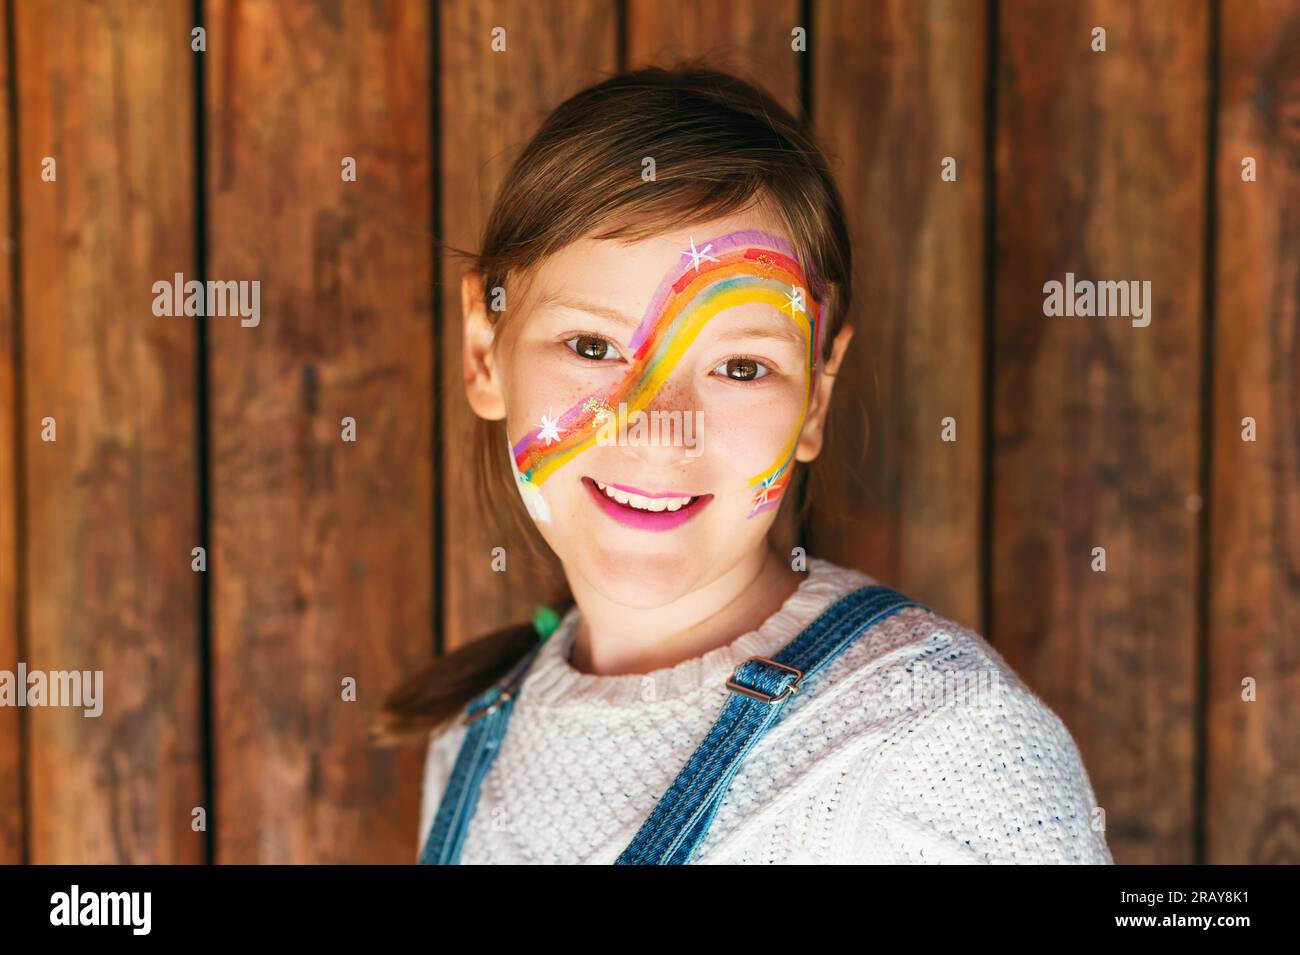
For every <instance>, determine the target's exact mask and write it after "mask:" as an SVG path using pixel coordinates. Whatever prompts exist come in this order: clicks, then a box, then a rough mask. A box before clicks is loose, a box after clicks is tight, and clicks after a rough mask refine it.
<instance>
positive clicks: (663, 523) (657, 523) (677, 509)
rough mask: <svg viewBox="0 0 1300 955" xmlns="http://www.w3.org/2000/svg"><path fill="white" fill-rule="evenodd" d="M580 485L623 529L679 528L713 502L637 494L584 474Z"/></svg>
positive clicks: (708, 498)
mask: <svg viewBox="0 0 1300 955" xmlns="http://www.w3.org/2000/svg"><path fill="white" fill-rule="evenodd" d="M582 483H583V486H584V487H586V488H587V491H588V492H589V494H590V495H591V498H592V500H593V501H594V502H595V504H596V506H597V507H599V508H600V509H601V510H602V511H604V512H605V513H606V514H608V515H609V516H610V517H611V518H613V519H614V520H616V521H618V522H619V523H620V524H622V525H623V526H624V527H631V528H635V529H636V530H643V531H670V530H673V529H674V528H677V527H681V526H682V525H683V524H685V523H686V522H687V521H689V520H690V519H691V518H693V517H695V516H696V515H697V514H699V513H700V511H702V510H704V508H705V507H706V506H707V505H708V503H709V502H710V501H712V500H713V495H712V494H681V493H663V492H657V493H656V492H650V491H641V490H638V489H637V488H633V487H631V486H629V485H625V484H605V483H603V482H600V481H597V480H595V479H594V478H590V477H587V476H586V475H583V477H582Z"/></svg>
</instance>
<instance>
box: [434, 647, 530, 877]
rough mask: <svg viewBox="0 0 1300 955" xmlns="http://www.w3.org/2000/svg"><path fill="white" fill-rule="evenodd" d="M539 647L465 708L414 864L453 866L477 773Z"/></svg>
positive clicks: (496, 745)
mask: <svg viewBox="0 0 1300 955" xmlns="http://www.w3.org/2000/svg"><path fill="white" fill-rule="evenodd" d="M541 648H542V644H540V643H538V644H537V646H535V647H533V648H532V649H531V650H529V651H528V653H527V654H525V655H524V657H523V659H521V660H520V661H519V662H518V663H516V664H515V665H514V666H513V667H512V668H511V669H510V670H509V671H508V672H507V673H506V675H505V676H504V677H502V678H501V679H500V680H499V681H498V682H497V683H496V684H494V685H493V686H492V687H490V688H489V689H487V690H485V691H484V692H483V693H481V694H479V695H478V696H476V697H475V698H474V699H473V700H471V701H470V703H469V706H467V707H466V708H465V723H466V724H467V725H468V726H469V729H468V730H467V731H466V733H465V739H464V741H463V742H462V743H461V747H460V752H459V753H458V754H457V756H456V764H455V765H454V766H453V767H452V770H451V776H450V778H449V779H448V781H447V788H446V789H445V790H443V794H442V801H441V802H440V803H439V804H438V814H437V815H436V816H434V819H433V825H432V826H431V827H430V828H429V837H428V839H427V840H426V841H425V843H424V849H423V851H421V853H420V862H419V864H420V865H456V864H457V863H458V862H459V861H460V851H461V848H462V847H463V846H464V845H465V835H466V833H467V832H468V831H469V823H470V820H471V819H473V818H474V810H475V809H476V808H477V807H478V796H479V790H480V788H482V785H483V777H484V776H486V775H487V771H488V769H489V768H491V766H492V761H493V760H494V759H496V755H497V752H498V750H500V748H501V742H502V740H504V739H505V735H506V727H507V725H508V724H509V723H510V714H511V713H512V712H514V708H515V695H516V694H517V693H518V692H519V687H520V685H521V684H522V683H523V680H524V676H525V674H527V672H528V668H529V667H530V666H532V663H533V660H535V659H536V658H537V653H538V651H539V650H541Z"/></svg>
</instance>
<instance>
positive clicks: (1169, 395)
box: [991, 0, 1209, 864]
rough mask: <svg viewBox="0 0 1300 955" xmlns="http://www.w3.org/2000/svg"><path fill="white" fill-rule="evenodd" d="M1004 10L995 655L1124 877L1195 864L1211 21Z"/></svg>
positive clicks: (1126, 10)
mask: <svg viewBox="0 0 1300 955" xmlns="http://www.w3.org/2000/svg"><path fill="white" fill-rule="evenodd" d="M1000 9H1001V23H1000V24H999V39H998V43H999V49H1000V52H1001V55H1000V62H999V64H998V78H997V82H998V86H997V97H998V106H997V111H998V112H997V118H998V129H997V186H996V189H997V251H998V257H997V274H996V276H995V289H996V291H995V297H996V301H995V308H994V329H993V342H992V347H993V364H992V374H993V394H994V398H993V401H994V408H993V435H992V441H993V448H992V454H993V460H992V470H993V478H992V480H993V487H992V495H993V500H992V509H993V510H992V515H991V520H992V527H991V533H992V535H993V541H992V544H993V557H992V560H993V566H992V568H991V577H992V597H991V599H992V621H993V624H992V633H991V636H992V637H993V639H994V642H995V645H996V646H998V648H999V649H1000V650H1001V651H1002V652H1003V654H1004V655H1005V656H1006V657H1007V659H1008V661H1009V662H1010V663H1011V664H1012V666H1014V667H1015V668H1016V669H1017V670H1018V671H1019V672H1020V673H1021V674H1022V675H1024V676H1025V678H1026V679H1027V680H1028V682H1029V683H1030V684H1031V685H1032V686H1033V687H1034V689H1035V690H1036V691H1038V692H1039V694H1040V695H1042V696H1043V697H1044V698H1045V699H1046V700H1047V702H1048V703H1049V704H1050V705H1052V706H1053V708H1054V709H1056V711H1057V712H1058V713H1060V714H1061V716H1062V718H1063V719H1064V720H1065V722H1066V724H1067V725H1068V726H1069V728H1070V730H1071V731H1072V732H1073V734H1074V736H1075V738H1076V739H1077V740H1078V743H1079V746H1080V749H1081V750H1082V753H1083V756H1084V762H1085V765H1086V766H1087V768H1088V770H1089V773H1090V775H1091V778H1092V782H1093V784H1094V787H1095V789H1096V792H1097V798H1098V800H1099V802H1100V804H1101V806H1102V807H1103V808H1104V809H1105V811H1106V821H1107V837H1108V842H1109V844H1110V847H1111V850H1112V852H1113V854H1114V856H1115V859H1116V861H1118V862H1124V863H1175V864H1177V863H1189V862H1191V861H1193V827H1194V823H1195V819H1194V811H1193V810H1194V794H1195V745H1196V744H1195V733H1194V727H1195V709H1194V706H1195V663H1196V640H1197V637H1196V634H1197V592H1198V587H1200V586H1201V585H1202V583H1201V581H1200V580H1199V579H1198V574H1197V531H1198V519H1199V518H1198V514H1197V508H1198V507H1199V503H1198V502H1199V501H1200V500H1201V497H1200V495H1202V494H1203V488H1201V487H1200V486H1199V480H1200V479H1199V474H1200V465H1201V429H1202V417H1201V415H1202V410H1203V408H1202V387H1203V385H1204V382H1203V380H1202V377H1203V376H1202V373H1201V365H1202V335H1203V333H1204V314H1203V313H1204V303H1203V284H1204V283H1203V262H1204V241H1205V224H1206V210H1205V192H1206V178H1205V177H1206V175H1207V171H1206V155H1207V151H1206V128H1207V110H1208V108H1209V103H1208V69H1207V62H1208V59H1207V57H1208V46H1207V44H1208V34H1209V11H1208V6H1207V4H1206V3H1204V2H1184V3H1163V4H1135V3H1129V2H1119V0H1093V2H1088V3H1073V4H1062V3H1056V2H1051V0H1035V2H1020V3H1013V4H1003V5H1002V6H1001V8H1000ZM1094 27H1104V28H1105V29H1106V31H1107V47H1108V49H1107V51H1106V52H1104V53H1095V52H1093V51H1092V49H1091V42H1092V31H1093V28H1094ZM1067 272H1068V273H1073V275H1074V276H1075V279H1076V280H1077V281H1084V280H1087V281H1101V280H1113V281H1125V282H1128V281H1139V282H1148V281H1149V282H1150V283H1151V284H1150V290H1151V292H1150V295H1151V297H1150V301H1149V302H1148V303H1147V304H1148V305H1149V311H1148V313H1147V314H1148V316H1149V318H1150V324H1149V325H1147V326H1146V327H1135V326H1134V325H1133V322H1134V320H1135V319H1134V318H1133V317H1122V316H1119V317H1117V316H1113V315H1112V316H1109V317H1064V316H1052V317H1049V316H1048V315H1046V314H1045V313H1044V307H1045V298H1046V296H1045V290H1044V284H1045V283H1046V282H1049V281H1052V280H1055V281H1058V282H1062V283H1064V282H1065V281H1066V273H1067ZM1136 320H1137V321H1142V319H1136ZM1097 547H1104V548H1105V552H1106V570H1105V572H1104V573H1102V572H1095V571H1094V570H1093V569H1092V568H1093V560H1094V557H1093V549H1094V548H1097Z"/></svg>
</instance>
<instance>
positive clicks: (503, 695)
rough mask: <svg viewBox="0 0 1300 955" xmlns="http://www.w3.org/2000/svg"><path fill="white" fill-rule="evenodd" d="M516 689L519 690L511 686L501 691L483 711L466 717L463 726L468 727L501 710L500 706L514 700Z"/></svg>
mask: <svg viewBox="0 0 1300 955" xmlns="http://www.w3.org/2000/svg"><path fill="white" fill-rule="evenodd" d="M518 689H519V688H518V687H516V686H511V687H507V688H505V689H504V690H502V691H501V692H500V693H498V694H497V698H496V699H495V700H493V701H492V702H491V703H489V704H488V705H487V706H485V707H483V709H481V710H478V711H476V712H474V713H471V714H470V715H469V716H466V717H465V725H466V726H468V725H469V724H470V723H473V722H474V721H475V720H477V719H479V718H480V717H483V716H487V715H488V714H489V713H495V712H496V711H497V710H499V709H501V707H502V706H504V705H505V704H506V703H508V702H510V701H511V700H513V699H514V697H515V693H516V692H517V691H518Z"/></svg>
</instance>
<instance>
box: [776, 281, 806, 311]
mask: <svg viewBox="0 0 1300 955" xmlns="http://www.w3.org/2000/svg"><path fill="white" fill-rule="evenodd" d="M790 292H791V294H790V295H789V296H788V297H787V298H786V301H785V305H784V306H783V307H782V309H781V311H783V312H784V311H785V310H786V309H787V308H788V309H789V310H790V317H791V318H794V313H795V312H796V311H800V312H805V313H806V312H807V311H808V310H807V309H806V308H804V304H803V302H804V298H803V296H804V291H803V289H801V288H800V287H799V286H797V285H791V286H790Z"/></svg>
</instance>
